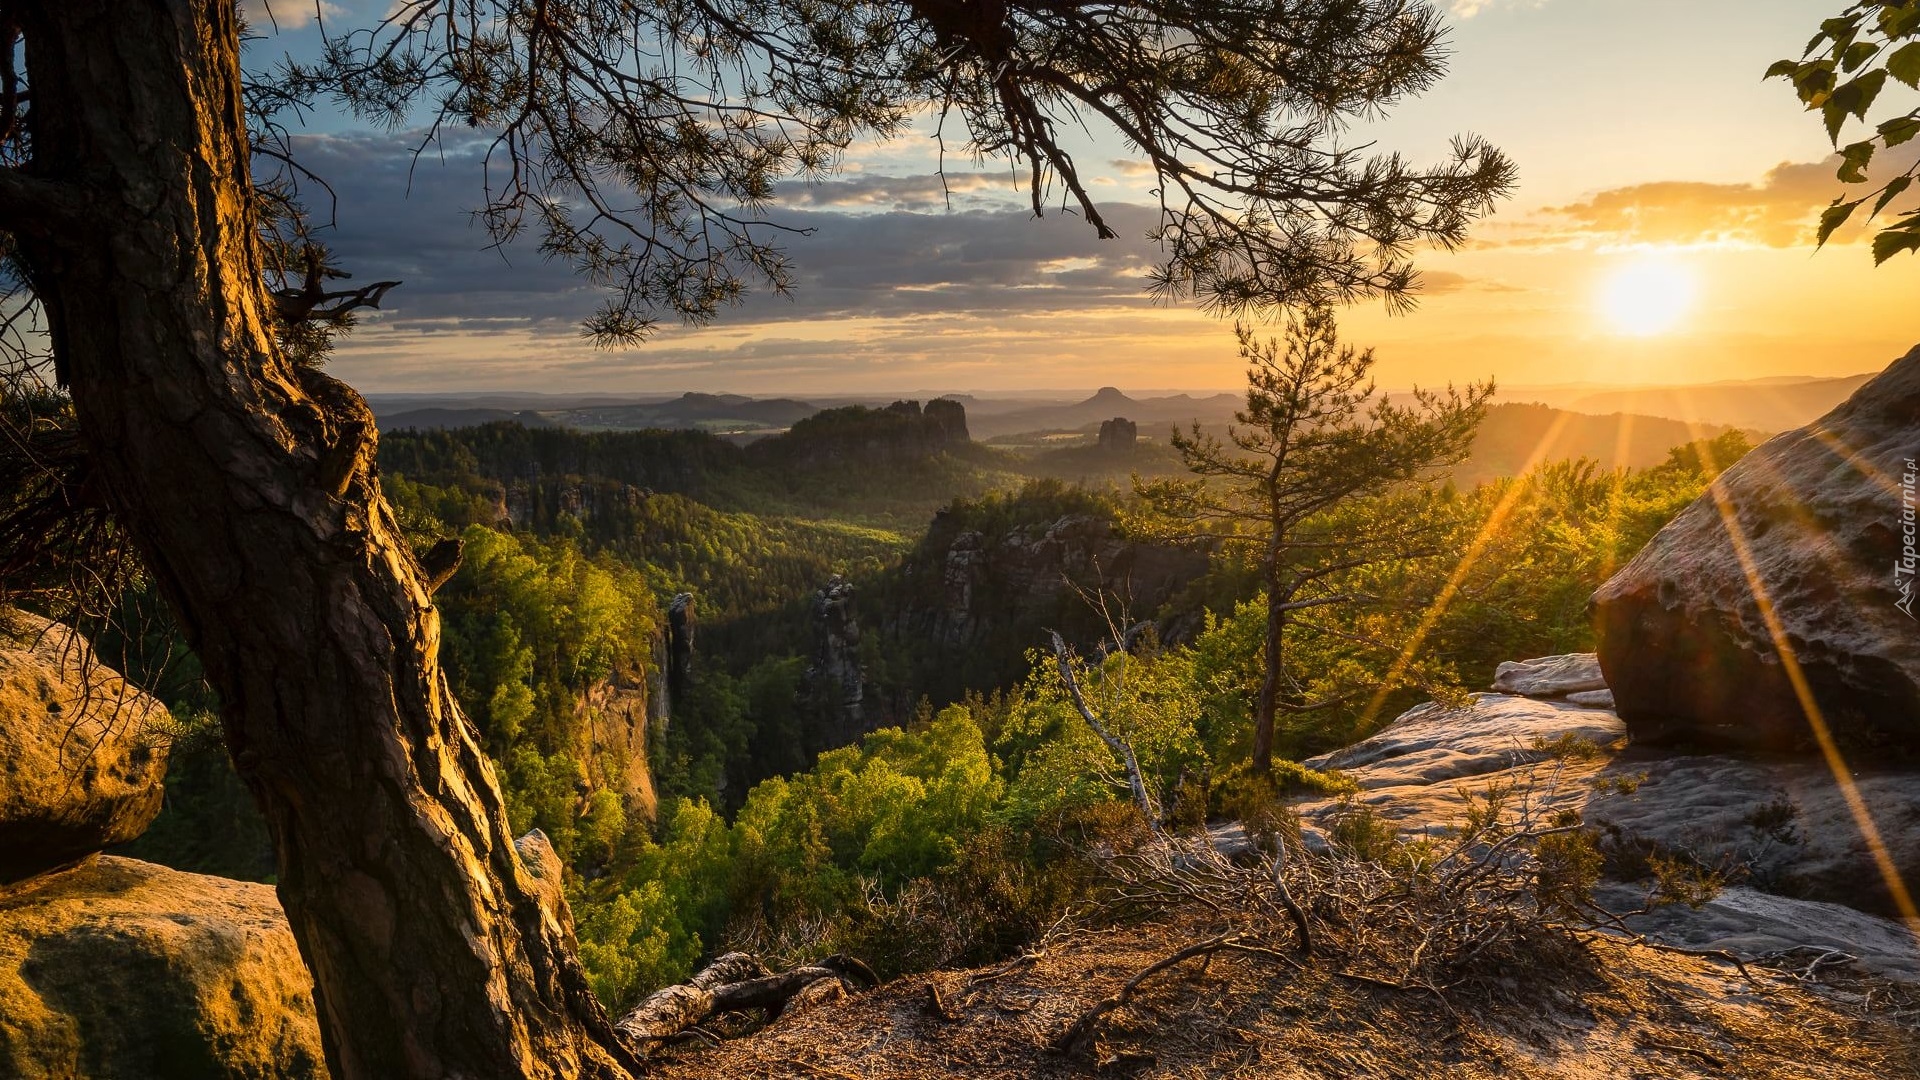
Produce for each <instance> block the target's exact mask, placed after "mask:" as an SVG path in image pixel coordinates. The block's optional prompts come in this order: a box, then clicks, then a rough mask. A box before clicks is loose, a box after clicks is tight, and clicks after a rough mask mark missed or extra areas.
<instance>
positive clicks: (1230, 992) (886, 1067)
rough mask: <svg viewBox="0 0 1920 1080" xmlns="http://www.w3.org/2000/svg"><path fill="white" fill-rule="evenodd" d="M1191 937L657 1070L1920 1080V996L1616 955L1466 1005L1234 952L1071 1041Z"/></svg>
mask: <svg viewBox="0 0 1920 1080" xmlns="http://www.w3.org/2000/svg"><path fill="white" fill-rule="evenodd" d="M1194 935H1195V928H1193V927H1191V926H1181V925H1157V926H1146V927H1139V926H1136V927H1129V928H1124V929H1118V930H1105V931H1081V932H1077V933H1074V934H1072V935H1070V936H1068V937H1066V938H1064V939H1062V940H1058V941H1055V942H1053V943H1051V944H1050V945H1049V946H1047V947H1046V948H1044V949H1041V950H1039V951H1038V952H1036V953H1035V954H1032V955H1030V956H1028V957H1024V958H1022V959H1021V960H1017V961H1014V962H1012V963H1009V964H1005V965H1001V966H999V967H994V968H984V969H979V970H974V971H951V972H938V973H934V974H931V975H920V976H912V977H908V978H903V979H900V980H896V981H895V982H892V983H890V984H887V985H885V986H883V987H881V988H879V989H877V990H872V991H868V992H865V993H859V994H854V995H851V996H849V997H846V998H844V999H842V1000H839V1001H834V1002H829V1003H826V1004H820V1005H815V1006H813V1007H811V1008H808V1009H805V1010H804V1011H800V1012H797V1013H792V1014H789V1015H787V1016H784V1017H782V1018H780V1019H778V1020H776V1021H774V1022H773V1023H772V1024H770V1025H768V1026H767V1027H765V1028H764V1029H762V1030H760V1031H757V1032H755V1033H753V1034H750V1035H747V1036H745V1037H743V1038H739V1039H734V1040H729V1041H725V1042H722V1043H720V1044H719V1045H717V1046H713V1045H708V1044H707V1043H705V1042H704V1041H702V1040H698V1039H693V1040H689V1041H686V1042H682V1043H681V1044H679V1045H677V1046H674V1047H672V1048H670V1049H668V1050H666V1051H664V1052H663V1053H662V1054H661V1055H660V1056H659V1058H658V1064H657V1067H656V1070H655V1072H654V1075H656V1076H660V1077H674V1078H682V1077H684V1078H693V1077H700V1078H703V1080H706V1078H711V1077H725V1078H727V1080H748V1078H759V1077H768V1078H772V1077H781V1078H786V1077H838V1078H859V1080H918V1078H923V1077H969V1078H978V1080H994V1078H1007V1080H1013V1078H1042V1077H1069V1076H1072V1077H1079V1076H1125V1077H1183V1078H1184V1077H1263V1078H1292V1077H1328V1078H1335V1077H1337V1078H1343V1080H1345V1078H1357V1077H1382V1078H1402V1077H1404V1078H1409V1080H1411V1078H1427V1077H1482V1076H1486V1077H1492V1076H1499V1077H1522V1078H1533V1077H1538V1078H1542V1080H1545V1078H1556V1080H1561V1078H1575V1080H1577V1078H1584V1077H1593V1078H1602V1077H1605V1078H1609V1080H1612V1078H1637V1077H1645V1078H1655V1077H1662V1078H1665V1077H1741V1078H1754V1080H1769V1078H1779V1080H1815V1078H1827V1077H1832V1078H1842V1077H1846V1078H1854V1077H1858V1078H1861V1080H1868V1078H1871V1080H1899V1078H1903V1077H1916V1078H1920V988H1915V987H1911V986H1906V985H1903V984H1896V983H1887V982H1884V981H1876V980H1872V979H1868V978H1865V977H1846V976H1844V975H1832V974H1828V975H1824V976H1822V980H1823V981H1822V982H1820V983H1813V982H1807V981H1802V980H1800V979H1798V978H1796V977H1794V975H1793V974H1791V973H1783V972H1776V971H1769V970H1765V969H1759V968H1755V969H1753V973H1754V978H1753V979H1749V978H1748V977H1746V976H1743V975H1742V974H1741V973H1740V972H1739V971H1738V970H1736V969H1735V968H1734V967H1733V966H1732V965H1730V964H1726V963H1724V962H1721V961H1717V960H1711V959H1703V958H1698V957H1692V956H1685V955H1678V954H1674V953H1669V952H1661V951H1655V950H1653V949H1649V948H1646V947H1642V946H1637V945H1626V944H1619V943H1613V942H1600V943H1594V944H1591V945H1589V946H1587V947H1586V948H1585V949H1578V948H1571V947H1569V948H1568V949H1567V950H1566V952H1565V953H1564V959H1563V961H1562V962H1557V963H1555V964H1553V965H1552V966H1550V967H1536V969H1534V970H1530V971H1524V972H1522V971H1515V972H1512V973H1511V974H1500V973H1496V974H1495V975H1494V976H1493V977H1491V978H1489V979H1484V980H1481V981H1480V982H1478V983H1477V984H1476V985H1475V986H1474V987H1472V988H1471V990H1470V991H1450V992H1449V993H1447V994H1445V995H1441V994H1438V993H1436V992H1432V991H1428V990H1425V989H1400V988H1391V987H1388V986H1386V985H1384V984H1380V983H1375V982H1369V981H1364V980H1363V979H1361V978H1357V977H1353V976H1345V975H1341V974H1338V973H1337V972H1336V971H1334V970H1332V968H1333V967H1334V965H1332V964H1329V963H1323V962H1310V963H1307V964H1304V965H1300V964H1296V963H1293V962H1287V961H1285V960H1283V959H1282V958H1279V957H1273V958H1267V957H1257V956H1228V955H1225V954H1222V955H1217V956H1215V957H1214V958H1213V959H1212V960H1211V961H1210V962H1202V961H1198V960H1196V961H1193V962H1191V963H1188V964H1185V965H1182V966H1180V967H1176V968H1173V969H1170V970H1168V971H1167V972H1165V973H1164V974H1162V975H1160V976H1158V977H1156V978H1155V979H1154V980H1153V981H1150V982H1148V983H1146V984H1145V987H1144V988H1143V990H1142V992H1141V994H1140V995H1139V996H1138V997H1136V998H1135V999H1134V1000H1133V1001H1132V1002H1130V1003H1129V1004H1128V1005H1126V1006H1124V1007H1122V1008H1120V1009H1118V1010H1116V1011H1114V1012H1112V1013H1110V1014H1108V1016H1107V1017H1106V1018H1105V1021H1104V1022H1103V1024H1102V1025H1101V1027H1100V1029H1099V1031H1100V1037H1099V1038H1098V1040H1097V1041H1096V1042H1095V1044H1094V1047H1093V1049H1092V1052H1090V1053H1083V1054H1079V1055H1067V1054H1063V1053H1060V1052H1058V1051H1056V1050H1054V1049H1052V1047H1051V1043H1052V1042H1053V1041H1054V1039H1055V1038H1056V1037H1057V1036H1059V1035H1060V1033H1061V1032H1062V1031H1064V1030H1065V1029H1067V1028H1068V1027H1069V1026H1070V1025H1071V1024H1072V1023H1073V1021H1074V1020H1075V1019H1076V1018H1077V1017H1078V1016H1079V1015H1080V1014H1081V1013H1082V1012H1084V1011H1085V1010H1086V1009H1087V1008H1089V1007H1090V1006H1091V1005H1092V1004H1093V1003H1094V1002H1096V1001H1098V1000H1100V999H1101V998H1103V997H1105V996H1107V995H1109V994H1112V993H1113V992H1115V991H1116V990H1118V989H1119V988H1120V987H1121V985H1122V984H1124V983H1125V982H1126V981H1127V980H1128V979H1129V978H1131V977H1132V976H1133V975H1135V974H1136V973H1138V972H1139V971H1141V970H1142V969H1143V968H1145V967H1147V966H1148V965H1149V964H1152V963H1153V962H1155V961H1157V960H1160V959H1162V958H1164V957H1166V956H1168V955H1169V954H1171V953H1172V952H1174V951H1176V950H1177V949H1179V948H1181V947H1182V946H1184V945H1187V944H1190V943H1191V942H1192V941H1194V940H1196V938H1195V936H1194Z"/></svg>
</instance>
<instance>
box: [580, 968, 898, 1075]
mask: <svg viewBox="0 0 1920 1080" xmlns="http://www.w3.org/2000/svg"><path fill="white" fill-rule="evenodd" d="M849 981H852V982H857V983H861V984H863V985H865V986H868V987H873V986H878V985H879V983H880V980H879V979H878V978H877V977H875V975H874V973H873V969H871V968H869V967H868V966H867V965H866V964H863V963H861V962H860V961H858V960H855V959H853V958H852V957H848V956H830V957H827V958H826V959H824V960H821V961H819V962H818V963H816V964H812V965H809V966H806V967H798V968H794V969H792V970H791V971H783V972H780V973H779V974H769V973H768V971H767V969H766V966H765V965H763V964H762V963H760V961H759V960H757V959H755V958H754V957H751V956H748V955H747V954H746V953H739V952H730V953H725V954H723V955H721V956H719V957H717V958H716V959H715V960H714V961H713V963H711V964H709V965H707V966H706V967H705V968H702V969H701V970H700V971H699V972H697V973H695V974H694V976H693V977H692V978H690V979H688V980H687V981H686V982H684V983H679V984H677V985H674V986H668V987H664V988H662V989H660V990H656V991H654V992H653V993H652V994H649V995H648V996H647V997H646V998H645V999H644V1000H642V1001H641V1002H640V1004H638V1005H636V1006H634V1007H633V1010H632V1011H630V1012H628V1013H627V1015H625V1016H623V1017H621V1018H620V1021H619V1022H618V1023H616V1024H615V1025H614V1029H615V1030H616V1031H618V1032H619V1033H620V1034H621V1036H623V1037H624V1038H625V1039H626V1040H627V1042H628V1044H629V1045H631V1046H632V1047H633V1048H634V1049H635V1051H636V1052H638V1053H641V1054H643V1055H644V1054H646V1053H649V1052H651V1051H652V1050H654V1049H655V1048H657V1047H659V1046H660V1045H661V1044H663V1043H665V1042H667V1041H669V1040H671V1039H674V1038H676V1037H678V1036H680V1035H681V1034H683V1033H685V1032H687V1031H689V1030H691V1029H693V1028H694V1027H695V1026H696V1025H698V1024H700V1023H701V1022H702V1021H704V1020H706V1019H707V1018H708V1017H711V1016H717V1015H719V1014H721V1013H729V1012H745V1011H748V1010H759V1011H761V1012H763V1013H765V1015H766V1017H767V1019H769V1020H771V1019H773V1018H774V1017H777V1016H779V1015H780V1014H781V1013H782V1012H783V1011H785V1010H786V1009H787V1008H788V1007H789V1005H805V1004H815V1003H819V1002H820V1001H822V1000H830V997H831V994H832V991H831V990H827V991H826V992H825V993H823V992H822V991H821V990H819V989H816V987H818V985H819V984H821V983H823V982H831V983H832V984H833V987H835V988H840V989H844V985H845V983H847V982H849Z"/></svg>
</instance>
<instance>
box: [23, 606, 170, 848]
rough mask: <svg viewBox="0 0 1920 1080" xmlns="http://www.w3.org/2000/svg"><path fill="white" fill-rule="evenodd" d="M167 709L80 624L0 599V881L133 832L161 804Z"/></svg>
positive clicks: (139, 829) (115, 841)
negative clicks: (108, 658) (1, 603)
mask: <svg viewBox="0 0 1920 1080" xmlns="http://www.w3.org/2000/svg"><path fill="white" fill-rule="evenodd" d="M166 717H167V712H166V709H165V707H164V706H162V705H161V704H160V703H159V702H158V701H155V700H154V699H153V698H151V697H149V696H147V695H146V694H144V693H142V692H140V691H139V690H136V689H134V688H133V687H131V686H128V685H127V684H126V682H125V681H123V680H122V679H121V678H120V676H119V674H118V673H117V672H114V671H112V670H111V669H109V668H108V667H107V666H106V665H105V664H103V663H100V662H99V661H98V660H97V658H95V657H93V656H92V655H91V653H90V652H89V647H88V645H87V642H86V641H85V639H83V638H81V637H80V636H79V635H78V634H75V633H73V632H72V631H70V630H69V629H67V628H66V627H64V626H60V625H58V624H56V623H50V622H48V621H47V620H45V619H42V618H40V617H38V616H35V615H29V614H26V613H23V612H19V611H15V610H12V609H0V882H8V881H17V880H19V879H21V878H24V877H27V876H29V875H32V874H35V873H38V872H40V871H42V870H47V869H51V868H53V867H56V866H60V865H63V864H66V863H71V862H73V861H74V860H76V859H80V858H84V857H85V856H87V855H91V854H93V853H94V852H96V851H100V850H101V849H103V848H106V847H108V846H109V845H112V844H118V843H122V842H124V841H127V840H131V839H133V838H134V837H136V836H139V835H140V833H141V832H142V831H143V830H144V829H145V828H146V827H147V825H148V824H150V823H151V822H152V821H153V818H154V816H155V815H156V814H158V813H159V812H160V797H161V780H162V779H163V778H164V776H165V774H166V765H167V760H166V758H167V756H166V751H165V749H164V748H163V747H161V746H159V745H156V744H155V742H154V741H153V736H154V732H153V728H154V727H155V726H156V725H157V724H158V722H160V721H164V720H165V719H166Z"/></svg>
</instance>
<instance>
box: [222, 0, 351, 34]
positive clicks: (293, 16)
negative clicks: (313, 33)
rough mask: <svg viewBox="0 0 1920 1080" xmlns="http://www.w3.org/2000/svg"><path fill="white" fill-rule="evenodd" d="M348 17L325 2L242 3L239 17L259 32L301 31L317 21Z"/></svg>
mask: <svg viewBox="0 0 1920 1080" xmlns="http://www.w3.org/2000/svg"><path fill="white" fill-rule="evenodd" d="M344 14H346V13H345V12H344V11H343V10H342V9H341V8H340V7H339V6H338V5H336V4H331V3H328V2H326V0H240V16H241V18H243V19H245V20H246V21H247V25H248V26H251V27H252V28H253V29H254V30H256V31H260V32H269V31H273V30H276V29H278V30H282V31H286V30H299V29H301V28H303V27H306V26H310V25H312V24H313V23H314V22H316V21H317V20H318V19H321V18H326V19H336V18H340V17H341V16H343V15H344Z"/></svg>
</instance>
